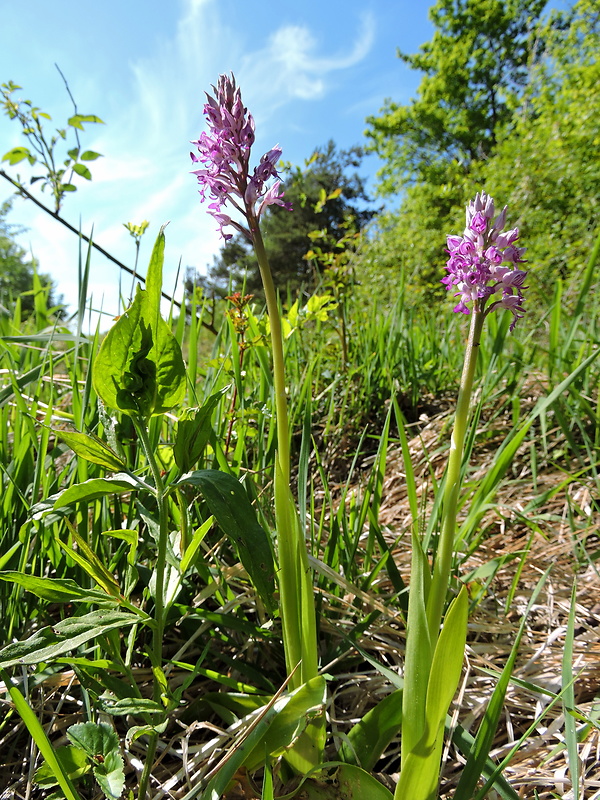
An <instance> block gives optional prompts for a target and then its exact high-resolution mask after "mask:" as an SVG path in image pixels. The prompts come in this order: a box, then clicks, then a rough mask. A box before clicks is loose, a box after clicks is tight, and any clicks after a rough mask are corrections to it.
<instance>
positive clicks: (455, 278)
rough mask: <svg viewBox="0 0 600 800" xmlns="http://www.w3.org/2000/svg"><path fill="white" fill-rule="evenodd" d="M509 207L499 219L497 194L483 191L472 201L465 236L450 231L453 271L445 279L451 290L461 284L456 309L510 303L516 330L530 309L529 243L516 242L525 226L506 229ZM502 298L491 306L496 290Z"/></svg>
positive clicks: (507, 305)
mask: <svg viewBox="0 0 600 800" xmlns="http://www.w3.org/2000/svg"><path fill="white" fill-rule="evenodd" d="M506 212H507V207H506V206H505V207H504V208H503V209H502V211H501V212H500V213H499V214H498V216H497V217H496V219H495V220H494V215H495V208H494V201H493V199H492V198H491V197H490V196H489V195H487V194H486V193H485V192H478V193H477V195H476V196H475V199H474V200H473V201H472V202H471V203H469V205H468V206H467V223H466V227H465V230H464V233H463V235H462V236H448V253H449V254H450V258H449V259H448V262H447V264H446V270H447V271H448V275H446V277H445V278H442V283H443V284H444V285H445V286H446V288H447V289H448V291H452V290H454V289H457V290H458V291H456V292H455V297H459V298H460V300H459V302H458V304H457V305H456V306H455V308H454V311H455V312H457V313H462V314H470V313H471V308H470V307H469V305H468V304H469V303H470V304H471V305H472V308H473V309H474V310H476V311H484V309H485V313H486V314H488V313H489V312H490V311H493V310H494V309H495V308H506V309H508V310H509V311H510V312H511V313H512V315H513V320H512V322H511V325H510V330H511V331H512V330H513V329H514V327H515V325H516V323H517V320H518V319H521V317H522V316H523V314H524V313H525V309H524V308H523V291H524V290H525V289H527V286H525V285H524V281H525V278H526V277H527V272H525V271H524V270H522V269H519V268H518V266H517V265H518V264H521V263H524V259H523V257H522V256H523V254H524V252H525V249H526V248H524V247H516V246H515V245H514V242H516V240H517V239H518V238H519V231H518V229H517V228H513V229H512V230H509V231H504V226H505V224H506ZM497 293H501V295H502V296H501V297H500V298H499V299H497V300H494V301H493V302H492V303H491V304H490V305H489V306H487V308H485V306H486V303H487V301H488V300H489V299H490V298H491V297H493V296H494V295H495V294H497Z"/></svg>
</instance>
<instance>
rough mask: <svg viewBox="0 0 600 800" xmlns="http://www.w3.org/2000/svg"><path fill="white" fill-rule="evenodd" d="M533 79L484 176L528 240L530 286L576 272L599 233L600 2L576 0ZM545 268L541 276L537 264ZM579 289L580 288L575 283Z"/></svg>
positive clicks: (544, 286) (543, 289)
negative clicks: (564, 30) (567, 24)
mask: <svg viewBox="0 0 600 800" xmlns="http://www.w3.org/2000/svg"><path fill="white" fill-rule="evenodd" d="M549 55H550V58H548V59H547V60H545V61H544V62H542V63H540V64H539V66H538V67H537V69H536V71H535V72H534V74H533V76H532V81H531V84H530V86H529V88H528V90H527V93H526V95H525V102H524V103H523V104H522V108H521V110H520V112H519V114H518V116H517V118H516V124H515V126H514V128H513V130H511V131H510V132H507V133H506V134H505V135H503V136H502V138H501V140H500V143H499V146H498V148H497V150H496V153H495V155H494V156H493V157H492V158H491V159H490V160H489V161H488V162H487V163H486V164H485V167H484V170H483V175H484V177H485V183H486V185H487V186H488V187H489V189H490V191H491V192H495V194H496V195H497V196H498V197H501V196H502V197H504V198H506V202H509V203H510V204H511V206H512V207H513V209H514V210H515V212H520V217H519V219H518V220H517V222H518V225H519V229H520V230H521V234H522V239H523V242H524V243H525V244H527V245H528V252H527V255H528V258H529V261H530V264H531V266H532V275H531V277H532V281H533V284H534V285H533V287H532V288H534V290H536V293H537V294H538V295H539V296H540V297H544V296H547V292H548V284H549V282H550V283H554V281H555V279H556V278H559V277H560V278H567V277H570V276H573V275H576V274H577V273H578V271H579V270H580V269H582V268H583V265H584V264H585V263H586V261H587V259H588V256H589V251H590V248H591V246H592V244H593V242H594V240H595V238H596V236H597V235H598V231H599V230H600V214H599V210H600V159H599V158H598V148H599V147H600V7H599V6H598V4H597V3H596V2H594V1H593V0H580V2H578V3H577V4H576V5H575V7H574V16H573V18H572V21H571V25H570V28H569V31H568V34H567V35H566V36H565V37H556V38H555V40H554V42H553V43H552V46H551V48H550V51H549ZM542 265H543V275H544V277H543V281H542V279H541V277H538V276H537V273H536V266H542ZM575 289H576V290H577V286H575Z"/></svg>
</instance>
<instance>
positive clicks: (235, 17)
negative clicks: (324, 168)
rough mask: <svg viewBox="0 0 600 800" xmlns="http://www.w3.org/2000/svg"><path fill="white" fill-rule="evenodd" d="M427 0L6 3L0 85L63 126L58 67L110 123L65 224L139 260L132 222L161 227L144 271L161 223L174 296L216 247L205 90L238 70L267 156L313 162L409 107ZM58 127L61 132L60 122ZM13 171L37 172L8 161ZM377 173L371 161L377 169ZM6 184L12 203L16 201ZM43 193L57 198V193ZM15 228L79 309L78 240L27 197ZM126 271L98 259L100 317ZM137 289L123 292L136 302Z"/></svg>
mask: <svg viewBox="0 0 600 800" xmlns="http://www.w3.org/2000/svg"><path fill="white" fill-rule="evenodd" d="M428 8H429V3H426V2H422V3H421V2H414V0H412V2H411V1H410V0H395V2H391V1H390V0H366V2H365V1H364V0H321V2H317V0H305V1H304V2H303V3H297V2H289V1H288V2H286V1H285V0H282V2H280V3H278V4H273V3H266V2H260V0H258V2H254V3H250V2H241V0H161V2H159V1H158V0H144V2H142V0H130V1H129V2H127V0H125V2H123V0H121V2H117V1H116V0H107V1H106V2H103V3H102V4H92V3H89V2H84V3H81V2H80V0H77V1H75V0H54V2H52V3H48V2H47V0H43V1H42V0H28V2H27V3H23V4H20V7H19V8H17V4H16V3H10V4H9V3H8V2H6V0H5V2H4V3H3V8H2V27H3V33H4V35H3V37H2V40H3V41H2V48H1V50H0V82H6V81H8V80H12V81H14V82H16V83H17V84H19V85H20V86H22V87H23V90H22V92H20V93H19V94H20V95H22V96H23V97H24V98H27V99H31V100H32V101H33V102H34V103H35V104H36V105H38V106H40V107H41V108H42V109H43V110H45V111H47V112H48V113H50V114H51V115H52V117H53V123H56V126H59V125H62V124H64V122H65V120H66V119H67V117H68V116H70V115H71V113H72V107H71V104H70V101H69V98H68V96H67V94H66V92H65V89H64V85H63V83H62V79H61V78H60V75H59V74H58V72H57V71H56V69H55V67H54V64H55V63H57V64H58V65H59V66H60V68H61V70H62V72H63V73H64V74H65V76H66V78H67V80H68V81H69V85H70V88H71V91H72V92H73V95H74V97H75V99H76V101H77V103H78V109H79V111H80V113H83V114H91V113H93V114H97V115H98V116H99V117H101V118H102V119H103V120H104V122H105V123H106V124H105V125H102V126H89V127H88V129H87V132H86V133H85V135H84V137H83V140H82V144H83V145H84V147H85V148H89V149H94V150H97V151H99V152H101V153H102V154H103V158H102V159H99V160H98V161H95V162H94V163H93V164H91V165H90V166H91V167H92V174H93V181H92V182H90V183H88V182H87V181H82V180H80V181H79V184H78V185H79V190H78V191H77V192H76V193H74V194H72V195H71V196H68V197H67V198H66V201H65V204H64V206H63V211H62V213H63V215H64V216H65V217H66V218H67V219H68V220H69V221H70V222H71V223H72V224H74V225H75V226H77V225H78V224H79V220H80V219H81V224H82V229H83V231H84V232H86V233H89V231H90V230H91V228H92V227H93V229H94V237H95V239H96V240H97V241H98V243H99V244H101V245H102V246H103V247H105V248H106V249H107V250H109V251H110V252H112V253H113V254H114V255H115V256H116V257H118V258H119V259H121V260H122V261H124V262H125V263H127V264H130V265H132V263H133V259H134V244H133V240H132V239H131V238H130V237H129V235H128V233H127V231H126V230H125V228H124V227H123V223H125V222H128V221H131V222H134V223H139V222H141V221H142V220H143V219H147V220H149V221H150V223H151V225H150V228H149V230H148V232H147V234H146V236H145V238H144V241H143V245H142V250H141V255H140V265H141V267H142V271H144V268H145V263H147V259H148V257H149V253H150V250H151V246H152V243H153V241H154V238H155V236H156V234H157V232H158V229H159V227H160V225H162V224H163V223H165V222H167V221H170V223H169V226H168V228H167V232H166V233H167V250H166V263H165V286H164V288H165V291H168V292H170V291H171V290H172V288H173V284H174V280H175V273H176V270H177V265H178V263H179V261H180V259H181V263H182V265H183V266H184V267H185V266H192V267H195V268H197V269H199V270H200V271H204V269H205V267H206V265H207V264H208V263H210V262H211V261H212V258H213V255H214V254H215V253H216V252H217V251H218V249H219V246H220V238H219V235H218V233H217V232H216V230H215V227H216V226H215V222H214V220H213V219H212V218H210V217H209V216H208V215H207V214H206V211H205V209H204V207H203V206H202V205H201V203H200V200H199V196H198V192H197V184H196V182H195V177H194V176H193V175H190V173H189V170H190V169H191V166H190V159H189V151H190V149H191V147H190V140H193V139H196V138H198V135H199V134H200V132H201V131H202V130H203V128H204V123H203V116H202V107H203V104H204V91H205V89H208V88H209V86H210V84H211V83H216V80H217V77H218V75H219V74H220V73H223V72H230V71H233V72H234V74H235V75H236V78H237V81H238V84H239V85H240V86H241V89H242V96H243V99H244V102H245V104H246V105H247V106H248V108H249V110H250V111H251V112H252V114H253V116H254V118H255V121H256V133H257V141H256V144H255V146H254V153H255V161H256V162H257V161H258V159H259V158H260V155H261V154H262V153H263V152H265V151H266V150H268V149H269V148H270V147H272V146H273V145H275V144H277V143H278V144H279V145H280V146H281V147H282V149H283V158H284V159H285V160H287V161H291V162H293V163H295V164H301V163H303V161H304V159H305V158H307V157H308V156H309V155H310V154H311V152H312V151H313V150H314V148H315V147H316V146H319V145H324V144H326V142H327V141H328V140H329V139H330V138H332V139H334V141H335V142H336V144H337V145H338V146H339V147H342V148H343V147H349V146H351V145H353V144H361V143H363V141H364V139H363V133H364V129H365V127H366V126H365V118H366V116H368V115H369V114H374V113H377V112H378V110H379V109H380V108H381V106H382V104H383V102H384V99H385V98H386V97H393V98H394V99H395V100H398V101H400V102H407V101H408V100H409V99H410V97H411V96H413V95H414V92H415V89H416V87H417V85H418V82H419V77H418V75H416V74H413V73H411V72H410V71H409V70H408V69H407V68H406V67H405V65H404V64H403V63H402V62H401V61H400V60H399V59H398V58H397V57H396V48H397V47H400V49H402V50H404V51H408V52H415V51H416V50H417V49H418V47H419V45H420V44H421V43H423V42H424V41H426V40H428V39H429V38H430V36H431V33H432V27H431V24H430V23H429V21H428V18H427V12H428ZM49 124H50V125H51V124H52V123H49ZM22 143H23V142H22V140H21V137H20V134H19V129H18V126H17V125H16V123H14V122H9V121H8V120H7V119H6V117H4V116H2V117H0V155H2V154H4V153H5V152H6V151H7V150H9V149H10V148H11V147H14V146H16V145H18V144H22ZM3 166H4V167H5V168H6V169H7V171H9V172H11V174H14V173H15V172H17V171H19V170H20V171H21V173H22V174H23V175H25V174H27V168H26V167H25V168H22V167H21V165H20V166H19V167H7V166H6V163H5V164H4V165H3ZM376 168H377V163H376V160H375V159H374V158H373V157H372V158H371V159H369V160H368V161H367V162H366V163H365V166H364V169H363V173H364V174H366V175H368V176H372V175H373V174H374V172H375V170H376ZM10 193H11V192H10V185H9V184H8V183H7V182H6V181H4V180H1V181H0V202H1V201H2V200H4V199H6V198H7V197H8V196H9V195H10ZM42 199H46V201H49V200H50V198H49V196H48V195H42ZM9 221H11V222H12V223H15V224H22V225H25V226H26V227H27V228H28V229H29V230H28V232H27V233H25V234H23V235H22V236H21V237H20V239H19V241H20V243H21V244H22V246H24V247H27V248H30V249H31V250H32V252H33V254H34V255H35V256H36V257H37V258H38V259H39V261H40V268H41V270H42V271H44V272H48V273H50V274H51V275H52V277H53V278H54V280H55V281H56V283H57V289H58V292H59V293H60V294H63V295H64V299H65V301H66V302H67V303H68V304H69V305H70V306H71V307H73V306H74V305H75V304H76V292H77V250H78V241H77V238H76V237H75V236H74V235H73V234H72V233H70V232H69V231H67V230H66V229H65V228H63V227H62V226H61V225H60V224H58V223H57V222H55V221H54V220H53V219H51V218H50V217H49V216H48V215H45V214H44V213H43V212H41V211H38V210H37V209H36V208H35V207H34V206H33V204H31V203H29V202H27V201H24V200H20V199H15V201H14V205H13V212H12V213H11V215H10V218H9ZM118 273H119V270H118V268H116V267H114V266H113V265H111V264H110V262H108V261H106V260H105V259H104V258H103V257H102V256H101V255H99V254H95V255H94V256H93V260H92V274H91V285H90V292H91V293H92V295H93V304H94V307H96V308H100V307H102V308H103V309H104V310H105V311H107V312H108V313H110V314H116V313H117V311H118V286H119V274H118ZM129 286H130V284H129V280H127V279H124V283H123V291H124V293H126V295H129Z"/></svg>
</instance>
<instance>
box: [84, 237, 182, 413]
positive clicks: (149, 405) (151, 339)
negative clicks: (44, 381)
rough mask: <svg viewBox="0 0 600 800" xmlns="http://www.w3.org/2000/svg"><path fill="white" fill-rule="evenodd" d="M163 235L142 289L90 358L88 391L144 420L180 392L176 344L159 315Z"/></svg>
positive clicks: (176, 401)
mask: <svg viewBox="0 0 600 800" xmlns="http://www.w3.org/2000/svg"><path fill="white" fill-rule="evenodd" d="M163 258H164V233H163V232H162V230H161V232H160V233H159V235H158V238H157V240H156V244H155V246H154V250H153V253H152V258H151V260H150V267H149V269H148V277H147V283H146V285H147V288H146V289H145V290H142V289H139V287H138V291H137V294H136V296H135V300H134V301H133V303H132V305H131V306H130V307H129V309H127V311H126V312H125V313H124V314H123V316H122V317H120V318H119V319H118V320H117V322H116V323H115V324H114V325H113V327H112V328H111V329H110V331H109V332H108V333H107V335H106V337H105V339H104V341H103V342H102V346H101V347H100V352H99V353H98V355H97V357H96V360H95V362H94V374H93V383H94V389H95V390H96V393H97V394H98V396H99V397H100V398H101V399H102V401H103V402H104V403H105V404H106V405H107V406H110V408H117V409H120V410H121V411H123V412H125V413H126V414H130V415H134V416H141V417H144V418H148V417H150V416H152V415H154V414H162V413H164V412H165V411H169V410H170V409H171V408H173V407H174V406H176V405H179V404H180V403H181V402H182V400H183V398H184V396H185V383H186V377H185V366H184V363H183V357H182V355H181V348H180V347H179V344H178V342H177V340H176V339H175V337H174V335H173V333H172V332H171V330H170V328H169V326H168V325H167V323H166V322H165V321H164V320H163V319H162V317H161V316H160V293H161V281H162V260H163Z"/></svg>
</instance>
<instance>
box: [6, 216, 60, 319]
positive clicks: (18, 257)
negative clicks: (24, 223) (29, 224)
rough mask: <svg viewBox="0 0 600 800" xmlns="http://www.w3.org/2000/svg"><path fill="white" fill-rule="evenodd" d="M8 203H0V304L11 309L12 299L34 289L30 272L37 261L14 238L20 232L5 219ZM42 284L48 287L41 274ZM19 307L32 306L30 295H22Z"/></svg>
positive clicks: (32, 271) (47, 282)
mask: <svg viewBox="0 0 600 800" xmlns="http://www.w3.org/2000/svg"><path fill="white" fill-rule="evenodd" d="M10 209H11V202H10V200H7V201H5V202H4V203H2V205H0V304H1V305H2V306H3V307H4V308H5V309H10V307H11V306H12V305H13V304H14V302H15V300H16V299H17V297H19V295H21V294H23V292H31V291H32V289H33V275H34V272H35V270H36V269H37V261H36V259H35V258H32V257H30V255H29V253H28V252H27V251H26V250H25V249H23V248H22V247H21V246H20V245H19V244H18V243H17V242H16V241H15V237H16V236H18V235H19V234H20V233H22V232H23V229H22V228H20V227H19V226H17V225H11V224H10V223H9V222H7V219H6V218H7V216H8V214H9V213H10ZM39 277H40V281H41V283H42V286H45V287H47V288H50V287H51V284H52V281H51V279H50V277H49V276H48V275H40V276H39ZM21 308H22V310H23V311H25V312H29V311H31V310H32V309H33V295H32V294H25V295H24V296H23V297H22V299H21Z"/></svg>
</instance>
